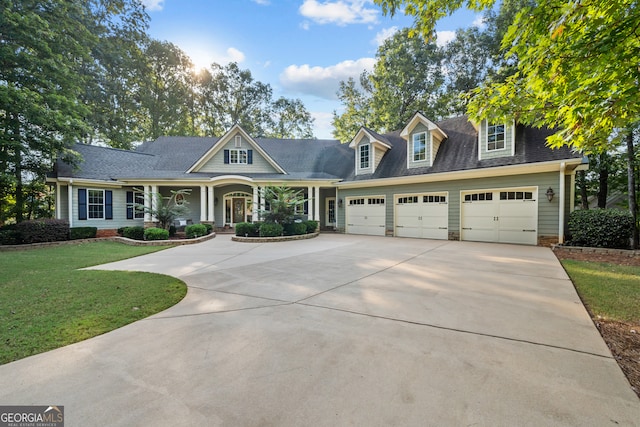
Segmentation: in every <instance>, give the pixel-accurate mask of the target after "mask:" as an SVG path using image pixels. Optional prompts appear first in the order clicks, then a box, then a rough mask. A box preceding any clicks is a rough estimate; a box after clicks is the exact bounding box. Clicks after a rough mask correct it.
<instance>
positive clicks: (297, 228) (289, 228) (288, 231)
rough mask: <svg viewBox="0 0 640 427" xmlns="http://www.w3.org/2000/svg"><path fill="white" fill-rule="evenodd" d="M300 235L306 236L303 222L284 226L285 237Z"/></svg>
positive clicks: (305, 226)
mask: <svg viewBox="0 0 640 427" xmlns="http://www.w3.org/2000/svg"><path fill="white" fill-rule="evenodd" d="M301 234H307V225H306V224H305V223H303V222H292V223H290V224H285V226H284V235H285V236H298V235H301Z"/></svg>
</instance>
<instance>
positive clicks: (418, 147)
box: [413, 132, 427, 162]
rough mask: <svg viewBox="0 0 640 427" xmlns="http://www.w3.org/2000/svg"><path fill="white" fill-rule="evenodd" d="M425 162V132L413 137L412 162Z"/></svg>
mask: <svg viewBox="0 0 640 427" xmlns="http://www.w3.org/2000/svg"><path fill="white" fill-rule="evenodd" d="M424 160H427V134H426V133H425V132H422V133H416V134H414V135H413V161H414V162H421V161H424Z"/></svg>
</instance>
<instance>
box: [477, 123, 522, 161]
mask: <svg viewBox="0 0 640 427" xmlns="http://www.w3.org/2000/svg"><path fill="white" fill-rule="evenodd" d="M487 126H488V124H487V121H486V120H483V121H482V123H481V124H480V132H479V133H478V135H479V136H478V137H479V138H480V151H479V152H480V160H487V159H496V158H499V157H508V156H512V153H513V151H514V147H513V133H514V132H513V131H514V123H513V122H512V123H505V127H504V144H505V147H504V149H503V150H491V151H487Z"/></svg>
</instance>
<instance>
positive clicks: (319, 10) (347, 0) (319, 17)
mask: <svg viewBox="0 0 640 427" xmlns="http://www.w3.org/2000/svg"><path fill="white" fill-rule="evenodd" d="M370 3H371V1H370V0H338V1H324V2H319V1H318V0H304V2H303V3H302V6H300V9H299V11H300V14H301V15H302V16H304V17H305V18H309V19H310V20H312V21H314V22H316V23H318V24H336V25H339V26H344V25H347V24H370V23H376V22H378V10H377V9H372V8H367V7H366V5H367V4H370Z"/></svg>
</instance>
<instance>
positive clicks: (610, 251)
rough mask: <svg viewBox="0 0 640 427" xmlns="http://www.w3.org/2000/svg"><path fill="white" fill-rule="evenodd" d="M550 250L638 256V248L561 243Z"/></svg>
mask: <svg viewBox="0 0 640 427" xmlns="http://www.w3.org/2000/svg"><path fill="white" fill-rule="evenodd" d="M551 250H553V251H554V252H567V253H581V254H600V255H605V254H614V255H622V256H626V257H629V258H635V257H640V250H630V249H608V248H590V247H583V246H563V245H552V246H551Z"/></svg>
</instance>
